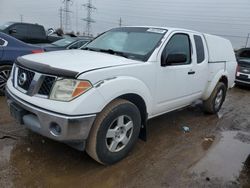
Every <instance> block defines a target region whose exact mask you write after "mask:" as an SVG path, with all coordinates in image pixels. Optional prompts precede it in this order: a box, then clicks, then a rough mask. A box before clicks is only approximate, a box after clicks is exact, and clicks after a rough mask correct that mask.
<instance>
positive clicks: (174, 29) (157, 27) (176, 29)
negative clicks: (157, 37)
mask: <svg viewBox="0 0 250 188" xmlns="http://www.w3.org/2000/svg"><path fill="white" fill-rule="evenodd" d="M123 27H142V28H155V29H165V30H168V31H186V32H191V33H197V34H198V33H199V34H202V33H201V32H199V31H194V30H189V29H184V28H175V27H159V26H123Z"/></svg>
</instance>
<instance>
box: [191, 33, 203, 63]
mask: <svg viewBox="0 0 250 188" xmlns="http://www.w3.org/2000/svg"><path fill="white" fill-rule="evenodd" d="M194 41H195V48H196V54H197V63H202V62H203V61H204V60H205V51H204V45H203V42H202V38H201V36H198V35H194Z"/></svg>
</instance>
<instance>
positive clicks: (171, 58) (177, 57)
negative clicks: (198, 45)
mask: <svg viewBox="0 0 250 188" xmlns="http://www.w3.org/2000/svg"><path fill="white" fill-rule="evenodd" d="M186 61H187V55H186V54H181V53H180V54H169V55H168V56H167V58H166V59H165V60H163V61H162V62H161V66H163V67H165V66H168V65H174V64H179V63H185V62H186Z"/></svg>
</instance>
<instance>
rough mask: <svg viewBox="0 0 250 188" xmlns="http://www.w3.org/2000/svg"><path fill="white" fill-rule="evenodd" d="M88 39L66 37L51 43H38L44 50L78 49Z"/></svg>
mask: <svg viewBox="0 0 250 188" xmlns="http://www.w3.org/2000/svg"><path fill="white" fill-rule="evenodd" d="M89 41H90V39H89V38H81V37H67V38H64V39H61V40H58V41H55V42H53V43H51V44H38V45H39V46H41V47H43V48H44V50H45V51H54V50H70V49H78V48H80V47H82V46H83V45H84V44H86V43H88V42H89Z"/></svg>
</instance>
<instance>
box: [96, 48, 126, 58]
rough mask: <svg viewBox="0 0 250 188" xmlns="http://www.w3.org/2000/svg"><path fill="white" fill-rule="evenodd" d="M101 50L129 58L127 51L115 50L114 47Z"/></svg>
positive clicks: (101, 50)
mask: <svg viewBox="0 0 250 188" xmlns="http://www.w3.org/2000/svg"><path fill="white" fill-rule="evenodd" d="M100 52H104V53H109V54H112V55H119V56H122V57H125V58H128V56H127V55H126V54H125V53H123V52H119V51H115V50H112V49H108V50H106V49H100Z"/></svg>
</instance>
